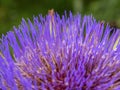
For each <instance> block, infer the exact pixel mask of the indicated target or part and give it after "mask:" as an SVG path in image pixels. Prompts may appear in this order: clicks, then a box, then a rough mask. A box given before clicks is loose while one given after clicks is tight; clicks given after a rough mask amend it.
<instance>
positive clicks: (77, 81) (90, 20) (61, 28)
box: [0, 13, 120, 90]
mask: <svg viewBox="0 0 120 90" xmlns="http://www.w3.org/2000/svg"><path fill="white" fill-rule="evenodd" d="M13 29H14V30H13V31H9V32H7V35H2V38H1V39H0V89H1V90H120V30H119V29H117V30H116V31H114V32H113V33H112V34H111V30H113V29H111V28H110V26H109V25H105V24H104V23H103V22H100V21H96V19H94V17H92V16H84V17H82V16H81V15H80V14H77V15H72V13H70V14H69V15H66V14H64V15H62V16H61V17H60V16H59V14H57V13H55V14H52V15H51V14H48V15H46V16H45V17H43V16H42V15H39V16H37V17H33V21H31V20H30V19H28V20H25V19H22V22H21V24H20V25H19V27H14V28H13ZM116 43H117V44H116Z"/></svg>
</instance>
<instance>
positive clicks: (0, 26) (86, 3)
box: [0, 0, 120, 35]
mask: <svg viewBox="0 0 120 90" xmlns="http://www.w3.org/2000/svg"><path fill="white" fill-rule="evenodd" d="M52 8H53V9H54V10H55V11H56V12H58V13H59V14H60V15H62V14H63V13H64V11H65V10H66V11H67V12H69V11H72V12H73V13H74V14H76V13H78V12H79V13H81V14H82V15H88V14H92V15H93V16H94V17H95V18H97V20H101V21H103V20H104V21H105V22H109V23H110V24H111V25H112V26H114V27H120V0H0V35H1V34H2V33H4V34H5V33H6V32H7V31H8V30H12V29H13V26H18V25H19V24H20V22H21V19H22V17H24V18H25V19H27V18H30V19H31V18H32V17H33V16H38V15H39V14H43V15H46V14H47V13H48V10H50V9H52Z"/></svg>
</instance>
